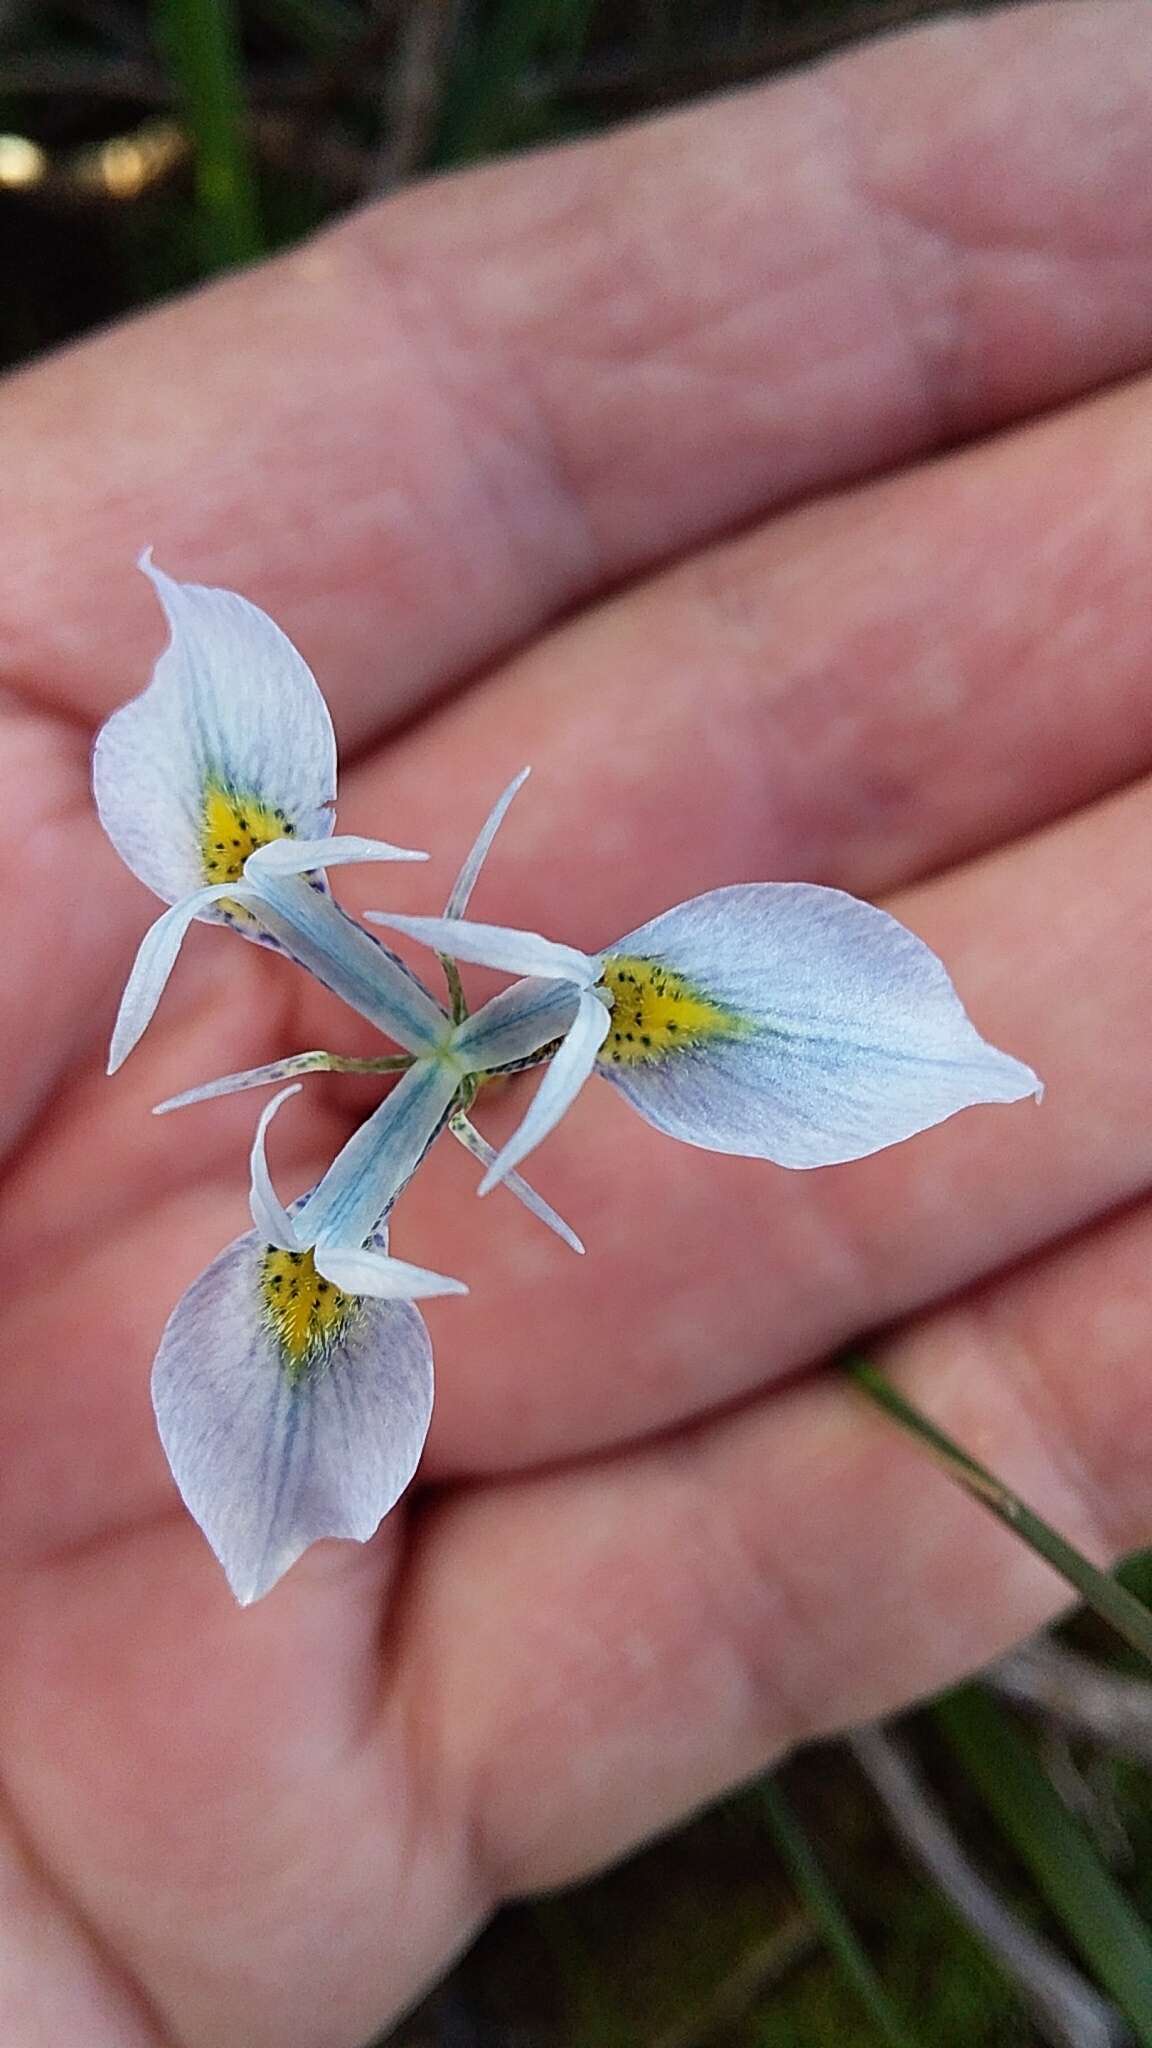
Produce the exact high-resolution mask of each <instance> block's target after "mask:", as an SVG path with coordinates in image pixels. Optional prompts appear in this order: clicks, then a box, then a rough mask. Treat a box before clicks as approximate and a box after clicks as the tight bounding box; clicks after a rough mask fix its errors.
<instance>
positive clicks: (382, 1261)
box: [316, 1245, 468, 1301]
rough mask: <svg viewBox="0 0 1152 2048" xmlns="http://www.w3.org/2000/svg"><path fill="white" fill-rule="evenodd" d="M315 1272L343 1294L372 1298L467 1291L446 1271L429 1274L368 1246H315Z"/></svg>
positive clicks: (427, 1297)
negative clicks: (358, 1248) (346, 1247)
mask: <svg viewBox="0 0 1152 2048" xmlns="http://www.w3.org/2000/svg"><path fill="white" fill-rule="evenodd" d="M316 1271H317V1272H318V1273H322V1274H323V1275H324V1278H325V1279H326V1280H331V1282H332V1284H333V1286H334V1287H339V1288H340V1289H342V1291H343V1292H344V1293H345V1294H362V1295H370V1296H371V1298H372V1300H373V1301H425V1300H430V1299H431V1298H432V1296H434V1295H438V1294H467V1292H468V1289H467V1288H466V1287H465V1285H464V1282H463V1281H462V1280H450V1279H449V1278H448V1276H447V1274H446V1273H430V1272H429V1271H428V1269H427V1267H426V1266H410V1265H409V1264H408V1263H407V1261H406V1260H405V1259H392V1258H389V1257H388V1256H387V1254H386V1253H384V1252H378V1251H372V1250H370V1249H369V1248H367V1247H362V1248H361V1249H360V1250H359V1251H341V1250H340V1249H339V1248H338V1247H336V1246H334V1245H333V1246H329V1247H328V1248H327V1249H322V1248H321V1249H318V1250H317V1252H316Z"/></svg>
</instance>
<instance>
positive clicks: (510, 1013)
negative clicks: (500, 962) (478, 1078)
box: [452, 980, 580, 1074]
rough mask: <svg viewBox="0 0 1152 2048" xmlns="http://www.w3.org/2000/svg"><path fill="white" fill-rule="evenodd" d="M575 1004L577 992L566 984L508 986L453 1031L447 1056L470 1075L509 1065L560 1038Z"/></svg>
mask: <svg viewBox="0 0 1152 2048" xmlns="http://www.w3.org/2000/svg"><path fill="white" fill-rule="evenodd" d="M579 1001H580V991H579V989H577V988H575V987H573V985H572V983H571V982H570V981H535V980H529V981H517V982H513V984H512V987H511V988H505V989H501V991H500V994H499V995H498V996H493V997H492V1000H491V1002H488V1003H485V1004H484V1007H483V1009H481V1010H474V1011H473V1013H472V1015H471V1016H470V1017H466V1018H465V1019H464V1022H463V1023H462V1024H460V1025H458V1026H457V1028H456V1030H455V1032H454V1033H453V1035H452V1051H453V1053H454V1054H455V1056H456V1058H457V1059H459V1060H462V1061H463V1062H464V1063H465V1065H466V1066H467V1068H468V1071H469V1073H472V1074H483V1073H489V1072H491V1070H492V1068H493V1067H509V1066H512V1065H513V1063H514V1062H515V1061H516V1060H524V1059H529V1058H530V1057H531V1055H532V1054H533V1053H534V1052H539V1050H540V1048H541V1046H544V1045H551V1043H552V1041H553V1039H555V1038H563V1037H564V1036H565V1035H566V1033H567V1032H568V1031H570V1030H571V1028H572V1023H573V1019H574V1018H575V1015H576V1009H577V1005H578V1003H579Z"/></svg>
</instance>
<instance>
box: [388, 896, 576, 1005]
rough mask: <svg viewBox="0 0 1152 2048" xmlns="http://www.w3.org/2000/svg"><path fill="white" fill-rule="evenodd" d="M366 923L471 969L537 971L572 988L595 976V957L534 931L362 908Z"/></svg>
mask: <svg viewBox="0 0 1152 2048" xmlns="http://www.w3.org/2000/svg"><path fill="white" fill-rule="evenodd" d="M364 915H365V918H366V919H367V921H368V923H369V924H382V925H387V927H388V929H389V930H390V931H397V932H404V933H405V934H406V936H407V937H408V938H410V939H419V940H420V942H421V944H422V945H425V946H432V947H433V948H434V949H435V951H436V952H437V953H447V955H448V957H449V959H451V960H467V961H470V962H471V963H472V965H473V966H476V967H502V968H503V969H504V970H505V972H506V973H508V974H531V975H540V976H542V977H543V978H544V979H545V980H548V981H573V982H575V984H576V986H577V988H590V987H591V985H592V983H593V982H594V981H595V979H596V975H597V972H598V969H599V964H600V963H599V960H598V959H593V958H591V957H590V956H589V955H588V954H587V953H578V952H577V950H576V948H575V946H559V945H556V944H555V943H554V942H553V941H552V940H551V939H542V938H541V937H540V936H539V934H538V933H537V932H521V931H516V930H515V929H513V928H512V927H511V926H505V925H500V924H473V923H472V921H471V919H470V918H464V917H459V918H458V917H400V916H398V915H396V914H395V913H394V912H392V911H390V910H366V911H365V912H364Z"/></svg>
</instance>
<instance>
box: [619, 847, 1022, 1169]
mask: <svg viewBox="0 0 1152 2048" xmlns="http://www.w3.org/2000/svg"><path fill="white" fill-rule="evenodd" d="M619 958H631V959H640V960H646V961H654V962H656V963H658V965H659V966H660V967H661V968H663V969H665V970H671V972H672V973H673V974H675V975H679V976H681V977H683V980H684V981H685V982H686V983H687V984H688V985H689V987H690V988H691V989H692V990H694V991H695V992H696V993H697V994H699V995H702V996H704V997H705V998H706V999H707V1000H708V1001H709V1002H711V1003H714V1004H717V1005H719V1006H720V1008H721V1009H722V1010H724V1011H727V1012H730V1013H731V1015H732V1017H733V1018H734V1019H736V1020H739V1022H738V1024H737V1025H735V1026H734V1028H733V1029H732V1031H731V1032H725V1031H724V1030H722V1029H721V1030H717V1031H708V1032H706V1033H704V1034H703V1035H702V1036H701V1037H700V1038H699V1040H698V1042H696V1043H689V1044H688V1046H687V1047H686V1048H685V1047H684V1045H683V1042H682V1043H681V1046H680V1048H679V1049H678V1050H676V1051H675V1052H670V1051H665V1052H664V1053H663V1055H662V1056H659V1057H652V1058H650V1059H649V1058H639V1057H637V1056H636V1055H635V1052H634V1049H632V1048H628V1049H626V1056H625V1058H624V1059H623V1060H622V1061H621V1062H620V1063H619V1064H616V1063H614V1062H613V1058H612V1046H611V1045H609V1046H606V1047H605V1052H604V1055H603V1056H602V1059H601V1062H600V1071H601V1073H603V1074H604V1075H605V1077H606V1078H607V1079H608V1080H610V1081H611V1082H612V1083H613V1085H614V1086H615V1087H617V1088H618V1089H619V1090H620V1092H621V1093H622V1094H623V1095H625V1096H626V1097H627V1098H628V1100H629V1101H630V1102H631V1103H632V1104H633V1106H634V1107H635V1108H636V1109H638V1110H639V1111H640V1113H641V1115H642V1116H644V1117H646V1118H647V1120H648V1122H649V1123H651V1124H654V1125H655V1126H656V1128H657V1129H658V1130H661V1131H666V1132H667V1133H668V1134H669V1136H671V1137H674V1138H681V1139H683V1140H684V1141H685V1142H686V1143H688V1144H691V1145H701V1146H704V1147H706V1148H707V1149H709V1150H712V1151H718V1152H734V1153H741V1154H744V1155H746V1156H749V1157H754V1158H763V1159H772V1160H775V1161H776V1162H777V1163H778V1164H779V1165H781V1166H791V1167H812V1166H832V1165H836V1164H838V1163H840V1162H842V1161H844V1160H848V1159H859V1158H862V1157H864V1156H865V1155H866V1154H867V1153H870V1152H876V1151H879V1150H880V1149H881V1148H882V1147H883V1146H885V1145H893V1144H896V1143H898V1142H899V1141H900V1140H901V1139H904V1138H908V1137H911V1136H912V1135H913V1134H914V1133H915V1132H917V1131H922V1130H926V1129H927V1128H928V1127H929V1126H930V1125H931V1124H936V1123H939V1122H941V1121H942V1119H943V1118H945V1117H948V1116H952V1115H953V1114H954V1113H955V1112H956V1111H957V1110H960V1109H966V1108H968V1107H969V1106H971V1105H972V1104H975V1103H980V1102H1016V1101H1019V1100H1021V1099H1022V1098H1023V1097H1024V1096H1027V1095H1037V1094H1039V1092H1040V1083H1039V1082H1038V1081H1037V1078H1036V1076H1035V1074H1033V1073H1032V1071H1031V1069H1030V1068H1028V1067H1026V1066H1025V1065H1024V1064H1023V1062H1022V1061H1020V1060H1017V1059H1013V1058H1012V1057H1011V1055H1010V1054H1008V1053H1004V1052H1000V1051H998V1050H997V1048H996V1047H995V1046H991V1045H988V1044H987V1043H986V1042H985V1041H984V1040H983V1039H982V1038H981V1037H980V1035H979V1033H978V1032H977V1031H976V1029H975V1027H974V1026H973V1024H972V1023H971V1022H970V1021H969V1019H968V1017H967V1015H966V1014H965V1011H964V1008H963V1005H962V1003H961V1001H960V998H959V996H958V995H957V993H956V991H955V989H954V988H953V986H952V983H951V981H950V979H949V977H948V974H947V971H946V969H945V968H944V966H943V964H942V962H941V961H940V960H938V959H937V957H936V955H935V954H934V953H933V952H931V951H930V949H929V948H928V947H927V946H926V945H925V944H924V943H923V941H922V940H921V939H918V938H916V937H915V936H914V934H913V933H912V932H910V931H908V930H906V929H905V927H904V926H903V925H901V924H898V923H897V921H896V920H895V918H892V917H889V916H888V914H887V912H886V911H883V910H878V909H876V908H875V907H874V906H873V905H872V904H868V903H861V902H859V901H858V900H857V899H856V898H855V897H853V896H847V895H845V894H844V893H843V892H842V891H841V890H839V889H823V888H818V887H816V886H815V885H814V884H811V883H805V882H789V883H746V884H740V885H738V886H736V887H734V888H729V889H716V890H713V891H712V892H711V893H710V894H709V895H706V896H698V897H695V898H694V899H693V900H692V901H691V902H689V903H682V904H680V905H678V906H677V908H676V909H674V910H669V911H666V912H665V913H664V915H663V916H661V917H657V918H654V919H653V920H652V922H651V923H650V924H647V925H643V926H641V928H640V929H639V931H635V932H631V933H629V934H628V936H627V937H626V938H623V939H621V940H620V942H619V944H618V945H616V946H613V947H611V948H609V949H608V952H607V954H606V956H605V960H606V966H605V972H606V975H608V976H609V977H611V974H612V962H613V960H614V959H619ZM620 1008H621V999H620V998H618V1002H617V1009H618V1011H619V1010H620ZM621 1021H622V1020H621V1018H620V1017H619V1016H618V1017H617V1018H615V1019H614V1025H615V1027H616V1028H617V1029H618V1028H619V1024H620V1022H621Z"/></svg>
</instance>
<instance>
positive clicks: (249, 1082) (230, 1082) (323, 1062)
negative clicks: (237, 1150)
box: [152, 1052, 331, 1116]
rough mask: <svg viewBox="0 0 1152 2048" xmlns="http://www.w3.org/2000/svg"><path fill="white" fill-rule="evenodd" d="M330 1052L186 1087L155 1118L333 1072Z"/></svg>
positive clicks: (294, 1056) (298, 1056)
mask: <svg viewBox="0 0 1152 2048" xmlns="http://www.w3.org/2000/svg"><path fill="white" fill-rule="evenodd" d="M329 1059H330V1055H329V1054H328V1053H326V1052H297V1053H290V1054H289V1055H288V1058H287V1059H283V1060H270V1061H269V1063H268V1065H267V1066H264V1067H248V1068H246V1069H245V1071H244V1072H243V1073H242V1074H223V1075H222V1076H221V1078H220V1079H219V1080H218V1081H204V1082H202V1083H201V1085H200V1087H199V1088H185V1090H184V1091H183V1093H182V1094H181V1095H169V1096H168V1097H167V1098H166V1100H165V1101H164V1102H157V1103H156V1104H155V1106H154V1108H153V1110H152V1114H153V1116H167V1115H168V1112H169V1110H172V1109H190V1108H191V1106H192V1104H193V1103H194V1102H214V1101H215V1099H216V1097H217V1096H218V1095H240V1094H242V1093H243V1091H244V1090H245V1089H246V1088H269V1087H271V1086H272V1084H273V1082H275V1081H293V1080H295V1079H296V1078H297V1076H298V1075H300V1074H323V1073H327V1072H330V1071H331V1069H330V1066H329Z"/></svg>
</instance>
